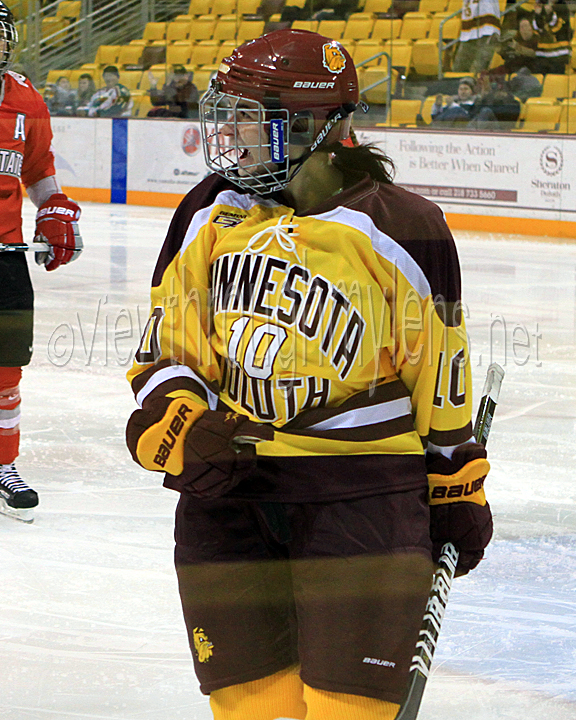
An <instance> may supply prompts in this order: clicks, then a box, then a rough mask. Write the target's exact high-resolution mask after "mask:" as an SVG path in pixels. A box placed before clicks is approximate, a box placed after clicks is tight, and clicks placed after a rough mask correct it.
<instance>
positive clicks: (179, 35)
mask: <svg viewBox="0 0 576 720" xmlns="http://www.w3.org/2000/svg"><path fill="white" fill-rule="evenodd" d="M190 26H191V23H189V22H176V21H174V22H171V23H168V27H167V28H166V42H169V43H173V42H176V41H177V40H188V39H189V38H190Z"/></svg>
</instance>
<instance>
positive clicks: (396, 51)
mask: <svg viewBox="0 0 576 720" xmlns="http://www.w3.org/2000/svg"><path fill="white" fill-rule="evenodd" d="M383 50H384V51H385V52H387V53H388V55H390V60H391V64H392V67H394V68H398V69H400V70H401V72H402V74H403V75H408V73H409V72H410V68H411V67H412V45H411V44H410V43H409V42H406V41H402V40H388V41H387V42H385V43H384V48H383ZM383 62H384V61H383V60H382V61H381V62H380V64H382V63H383Z"/></svg>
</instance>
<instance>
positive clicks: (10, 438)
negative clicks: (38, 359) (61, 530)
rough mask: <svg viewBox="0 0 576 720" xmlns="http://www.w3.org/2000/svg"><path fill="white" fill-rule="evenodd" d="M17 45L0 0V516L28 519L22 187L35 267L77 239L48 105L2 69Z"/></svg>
mask: <svg viewBox="0 0 576 720" xmlns="http://www.w3.org/2000/svg"><path fill="white" fill-rule="evenodd" d="M17 42H18V33H17V31H16V28H15V26H14V18H13V16H12V13H11V12H10V9H9V8H8V7H6V5H5V4H4V3H3V2H1V1H0V278H1V280H2V282H1V283H0V512H2V513H4V514H7V515H11V516H13V517H15V518H17V519H19V520H24V521H25V522H31V521H32V520H33V517H34V515H33V512H34V510H33V509H34V507H36V505H38V495H37V493H36V492H35V491H34V490H32V489H31V488H30V487H28V485H27V484H26V483H25V482H24V481H23V480H22V479H21V478H20V476H19V474H18V472H17V470H16V467H15V465H14V461H15V459H16V457H17V455H18V448H19V440H20V431H19V422H20V392H19V382H20V378H21V377H22V366H23V365H28V363H29V362H30V358H31V356H32V334H33V303H34V292H33V289H32V284H31V281H30V274H29V272H28V265H27V263H26V258H25V256H24V253H23V252H18V251H16V252H12V251H9V249H8V251H6V247H5V246H6V245H14V244H19V243H22V189H21V183H23V184H24V186H25V187H26V190H27V192H28V195H29V197H30V199H31V200H32V202H33V203H34V204H35V205H36V207H37V208H38V213H37V215H36V232H35V237H34V239H35V240H37V241H42V242H43V243H48V245H50V250H49V252H39V253H36V262H37V263H38V264H43V265H45V266H46V269H47V270H55V269H56V268H57V267H59V266H60V265H65V264H66V263H68V262H70V261H71V260H74V259H75V258H76V257H77V256H78V255H79V254H80V252H81V251H82V239H81V237H80V235H79V234H78V224H77V220H78V218H79V217H80V208H79V207H78V205H77V204H76V203H75V202H74V201H73V200H70V199H69V198H68V197H66V195H64V194H63V193H62V190H61V189H60V186H59V185H58V182H57V181H56V177H55V172H56V171H55V169H54V155H53V153H52V150H51V147H50V145H51V142H52V131H51V128H50V114H49V112H48V108H47V107H46V105H45V103H44V101H43V100H42V98H41V97H40V95H39V94H38V92H37V91H36V90H35V89H34V87H33V86H32V84H31V83H30V81H29V80H28V79H27V78H25V77H24V76H23V75H19V74H18V73H15V72H12V71H11V70H10V69H9V68H10V64H11V61H12V56H13V54H14V50H15V47H16V43H17ZM3 246H4V247H3ZM2 250H3V251H2Z"/></svg>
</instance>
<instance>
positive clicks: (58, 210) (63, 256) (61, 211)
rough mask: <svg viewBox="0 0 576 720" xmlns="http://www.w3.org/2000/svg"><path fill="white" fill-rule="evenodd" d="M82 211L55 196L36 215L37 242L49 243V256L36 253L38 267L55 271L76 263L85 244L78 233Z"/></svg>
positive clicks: (58, 195) (60, 197) (47, 253)
mask: <svg viewBox="0 0 576 720" xmlns="http://www.w3.org/2000/svg"><path fill="white" fill-rule="evenodd" d="M79 217H80V208H79V207H78V205H77V204H76V203H75V202H74V200H70V199H69V198H68V197H66V195H64V194H63V193H56V194H55V195H52V196H51V197H50V198H49V199H48V200H47V201H46V202H45V203H44V204H43V205H41V206H40V208H39V209H38V212H37V213H36V233H35V236H34V242H42V243H48V245H50V250H49V251H48V252H38V253H36V263H37V264H38V265H45V266H46V270H56V268H58V267H60V265H66V264H67V263H69V262H72V261H73V260H76V258H77V257H78V255H80V253H81V252H82V249H83V247H84V246H83V243H82V237H81V236H80V231H79V230H78V222H77V221H78V218H79Z"/></svg>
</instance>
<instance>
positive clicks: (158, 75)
mask: <svg viewBox="0 0 576 720" xmlns="http://www.w3.org/2000/svg"><path fill="white" fill-rule="evenodd" d="M148 73H152V75H153V77H154V78H155V80H156V87H158V88H162V87H164V83H165V82H166V70H149V71H147V72H144V73H140V74H141V76H142V77H141V80H140V90H150V76H149V74H148ZM120 82H122V81H120Z"/></svg>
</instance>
